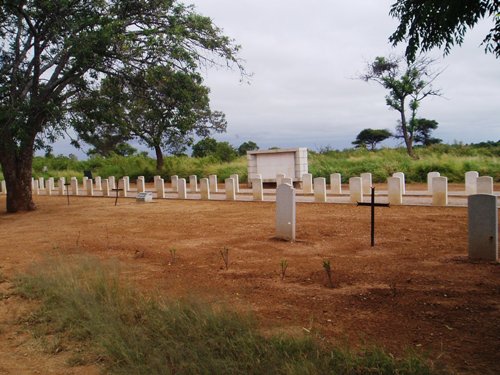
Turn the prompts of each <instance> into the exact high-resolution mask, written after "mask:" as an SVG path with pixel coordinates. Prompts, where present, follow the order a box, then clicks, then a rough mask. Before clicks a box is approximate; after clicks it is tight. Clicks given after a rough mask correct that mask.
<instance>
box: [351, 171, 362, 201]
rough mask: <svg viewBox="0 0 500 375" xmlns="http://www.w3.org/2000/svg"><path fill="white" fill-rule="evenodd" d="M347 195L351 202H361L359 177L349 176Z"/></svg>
mask: <svg viewBox="0 0 500 375" xmlns="http://www.w3.org/2000/svg"><path fill="white" fill-rule="evenodd" d="M349 195H350V201H351V203H358V202H363V191H362V187H361V177H351V178H350V179H349Z"/></svg>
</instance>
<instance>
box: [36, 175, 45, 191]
mask: <svg viewBox="0 0 500 375" xmlns="http://www.w3.org/2000/svg"><path fill="white" fill-rule="evenodd" d="M38 188H39V189H40V190H44V189H45V180H44V179H43V177H38Z"/></svg>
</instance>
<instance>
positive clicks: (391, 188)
mask: <svg viewBox="0 0 500 375" xmlns="http://www.w3.org/2000/svg"><path fill="white" fill-rule="evenodd" d="M402 186H403V184H401V177H389V178H388V179H387V197H388V199H389V204H390V205H400V204H403V192H402V188H401V187H402Z"/></svg>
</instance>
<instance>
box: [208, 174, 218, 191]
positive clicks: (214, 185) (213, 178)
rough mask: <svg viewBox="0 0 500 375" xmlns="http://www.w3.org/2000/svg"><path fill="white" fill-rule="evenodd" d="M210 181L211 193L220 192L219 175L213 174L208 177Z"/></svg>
mask: <svg viewBox="0 0 500 375" xmlns="http://www.w3.org/2000/svg"><path fill="white" fill-rule="evenodd" d="M208 181H209V183H210V192H211V193H217V191H219V188H218V187H217V175H216V174H211V175H210V176H208Z"/></svg>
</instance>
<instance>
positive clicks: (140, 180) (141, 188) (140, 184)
mask: <svg viewBox="0 0 500 375" xmlns="http://www.w3.org/2000/svg"><path fill="white" fill-rule="evenodd" d="M135 185H136V187H137V192H138V193H144V192H145V191H146V183H145V181H144V176H138V177H137V181H136V183H135Z"/></svg>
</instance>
